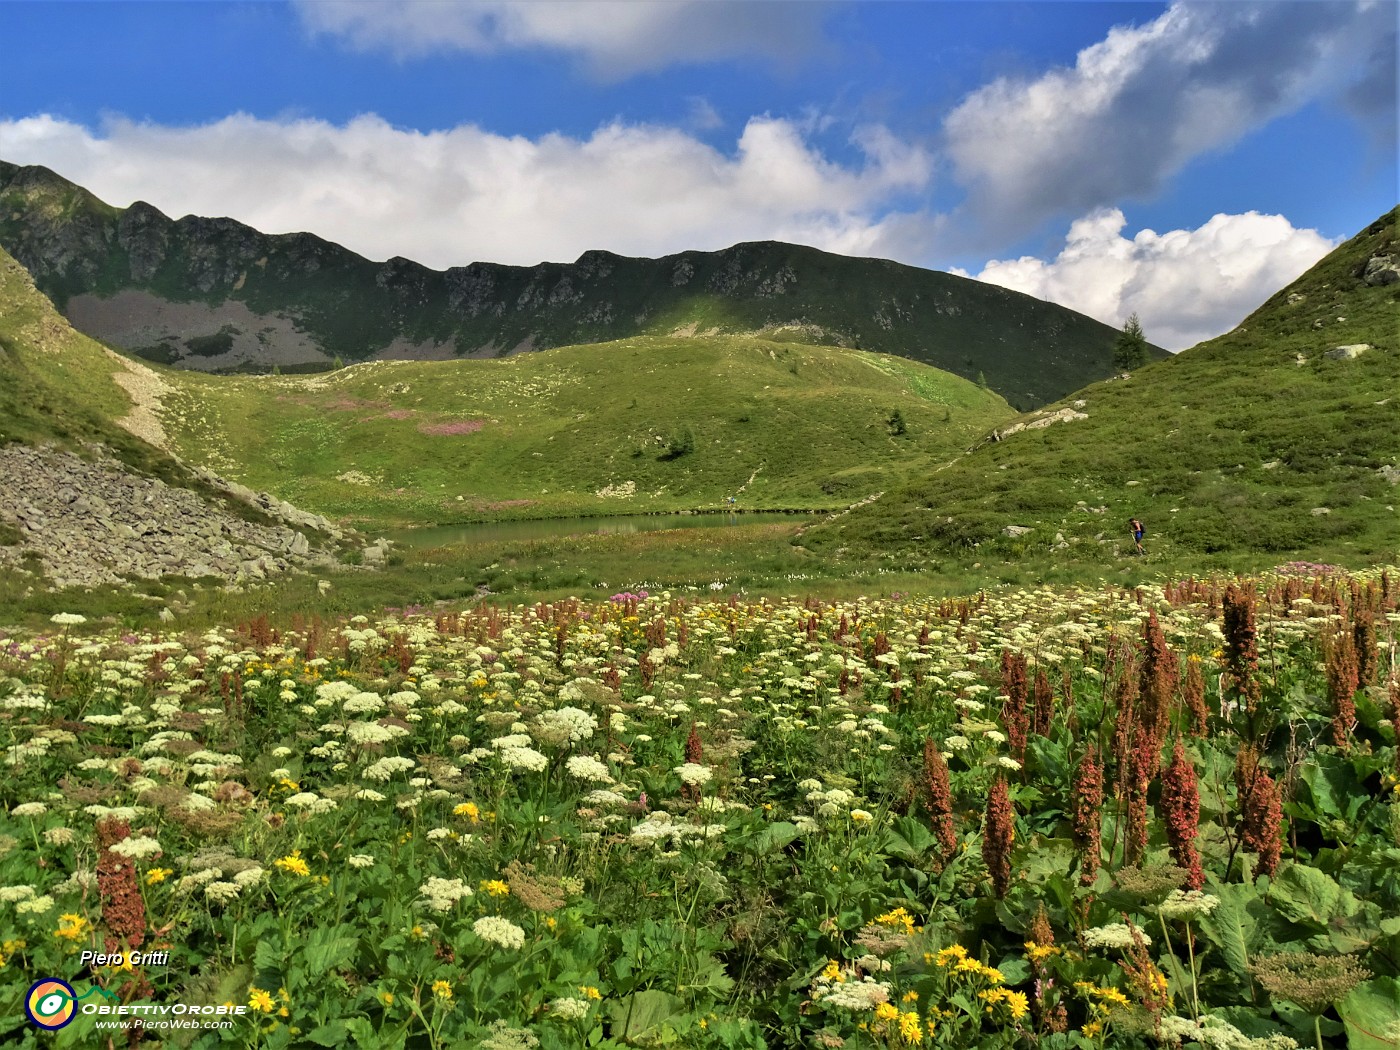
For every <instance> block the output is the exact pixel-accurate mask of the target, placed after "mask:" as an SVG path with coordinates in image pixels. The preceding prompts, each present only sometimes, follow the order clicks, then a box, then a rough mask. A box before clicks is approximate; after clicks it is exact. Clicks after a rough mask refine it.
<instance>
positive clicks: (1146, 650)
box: [1138, 609, 1177, 750]
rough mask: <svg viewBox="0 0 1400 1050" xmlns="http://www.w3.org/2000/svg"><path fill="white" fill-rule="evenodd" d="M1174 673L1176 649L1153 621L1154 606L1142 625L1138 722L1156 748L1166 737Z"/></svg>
mask: <svg viewBox="0 0 1400 1050" xmlns="http://www.w3.org/2000/svg"><path fill="white" fill-rule="evenodd" d="M1176 673H1177V661H1176V653H1174V652H1172V651H1171V648H1170V647H1169V646H1168V645H1167V636H1166V635H1165V634H1164V633H1163V632H1162V625H1161V624H1160V623H1158V621H1157V610H1156V609H1153V610H1151V611H1150V612H1149V613H1148V614H1147V624H1146V626H1145V627H1144V628H1143V642H1142V669H1141V671H1140V672H1139V679H1138V692H1139V694H1140V696H1141V699H1142V716H1141V721H1142V725H1143V727H1144V728H1145V729H1146V730H1147V731H1148V732H1149V733H1151V734H1152V739H1153V740H1154V742H1155V744H1156V749H1157V750H1161V747H1162V744H1163V743H1164V742H1165V741H1166V739H1167V727H1168V722H1169V720H1170V718H1171V710H1172V708H1171V704H1172V692H1173V690H1174V689H1175V687H1176Z"/></svg>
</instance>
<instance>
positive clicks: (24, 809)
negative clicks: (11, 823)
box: [10, 802, 49, 817]
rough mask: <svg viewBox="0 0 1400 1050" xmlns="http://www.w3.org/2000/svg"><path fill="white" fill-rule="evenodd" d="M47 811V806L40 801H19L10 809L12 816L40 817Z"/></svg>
mask: <svg viewBox="0 0 1400 1050" xmlns="http://www.w3.org/2000/svg"><path fill="white" fill-rule="evenodd" d="M48 811H49V807H48V806H46V805H44V804H43V803H42V802H21V803H20V804H19V805H18V806H16V807H15V808H14V809H12V810H10V816H12V817H42V816H43V815H44V814H45V813H47V812H48Z"/></svg>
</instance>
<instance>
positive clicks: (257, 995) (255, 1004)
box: [248, 988, 273, 1014]
mask: <svg viewBox="0 0 1400 1050" xmlns="http://www.w3.org/2000/svg"><path fill="white" fill-rule="evenodd" d="M248 1005H249V1006H251V1007H252V1008H253V1009H254V1010H260V1011H262V1012H263V1013H265V1014H270V1013H272V1006H273V1002H272V995H271V993H270V992H265V991H263V990H262V989H261V988H249V989H248Z"/></svg>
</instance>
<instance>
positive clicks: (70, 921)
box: [54, 914, 88, 941]
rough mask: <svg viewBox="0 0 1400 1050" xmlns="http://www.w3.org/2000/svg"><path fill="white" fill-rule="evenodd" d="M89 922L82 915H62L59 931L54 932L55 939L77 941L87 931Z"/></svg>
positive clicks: (59, 919) (59, 918)
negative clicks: (62, 938) (63, 938)
mask: <svg viewBox="0 0 1400 1050" xmlns="http://www.w3.org/2000/svg"><path fill="white" fill-rule="evenodd" d="M87 924H88V921H87V920H86V919H85V918H83V917H82V916H81V915H72V914H70V915H60V916H59V917H58V929H56V930H54V936H55V937H65V938H67V939H68V940H71V941H76V940H77V939H78V938H80V937H81V936H82V935H83V931H84V930H86V929H87Z"/></svg>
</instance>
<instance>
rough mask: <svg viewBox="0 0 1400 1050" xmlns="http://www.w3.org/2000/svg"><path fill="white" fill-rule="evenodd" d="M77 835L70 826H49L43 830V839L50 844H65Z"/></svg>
mask: <svg viewBox="0 0 1400 1050" xmlns="http://www.w3.org/2000/svg"><path fill="white" fill-rule="evenodd" d="M77 837H78V833H77V832H76V831H74V830H73V829H72V828H49V830H48V831H46V832H44V841H45V842H47V843H48V844H49V845H50V846H66V845H68V844H69V843H70V842H72V841H73V840H74V839H75V838H77Z"/></svg>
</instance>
